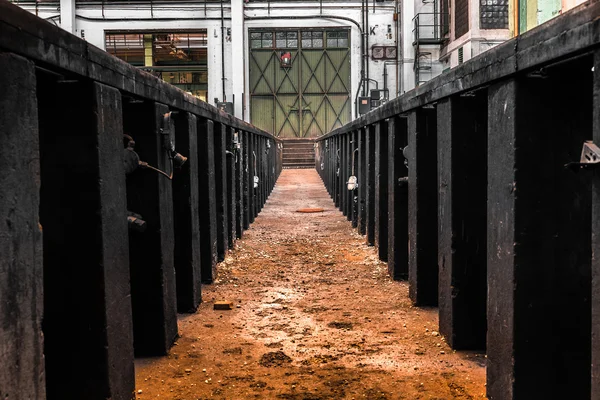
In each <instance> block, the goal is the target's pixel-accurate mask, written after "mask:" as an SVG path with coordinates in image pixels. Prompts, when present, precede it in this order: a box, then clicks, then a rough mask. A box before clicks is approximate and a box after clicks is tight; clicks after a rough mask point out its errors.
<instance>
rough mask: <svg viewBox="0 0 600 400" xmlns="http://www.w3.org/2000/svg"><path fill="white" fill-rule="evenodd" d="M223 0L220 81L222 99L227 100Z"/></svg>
mask: <svg viewBox="0 0 600 400" xmlns="http://www.w3.org/2000/svg"><path fill="white" fill-rule="evenodd" d="M223 1H224V0H221V82H222V85H223V87H222V90H223V93H222V99H223V100H222V101H227V94H226V93H225V17H224V16H223Z"/></svg>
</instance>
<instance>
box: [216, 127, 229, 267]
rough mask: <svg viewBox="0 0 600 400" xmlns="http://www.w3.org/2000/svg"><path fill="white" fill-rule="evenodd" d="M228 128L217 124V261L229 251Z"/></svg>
mask: <svg viewBox="0 0 600 400" xmlns="http://www.w3.org/2000/svg"><path fill="white" fill-rule="evenodd" d="M226 150H227V126H225V125H223V124H219V123H217V124H215V189H216V204H217V254H218V257H217V260H218V261H219V262H220V261H223V260H224V259H225V255H226V254H227V250H228V249H229V234H228V227H229V220H228V215H229V211H228V204H227V153H226V152H225V151H226Z"/></svg>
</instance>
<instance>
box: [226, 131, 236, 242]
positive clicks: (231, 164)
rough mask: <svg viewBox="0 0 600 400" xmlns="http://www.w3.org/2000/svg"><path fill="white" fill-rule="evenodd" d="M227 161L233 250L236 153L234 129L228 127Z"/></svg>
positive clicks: (229, 229) (228, 223)
mask: <svg viewBox="0 0 600 400" xmlns="http://www.w3.org/2000/svg"><path fill="white" fill-rule="evenodd" d="M225 138H226V150H225V153H226V156H225V157H226V159H227V199H226V201H227V241H228V243H229V248H230V249H233V247H234V245H235V239H236V229H237V228H236V219H237V211H236V205H237V204H236V197H237V194H236V184H235V183H236V157H237V155H236V153H237V150H236V149H235V148H234V145H233V128H231V127H229V126H228V127H226V130H225Z"/></svg>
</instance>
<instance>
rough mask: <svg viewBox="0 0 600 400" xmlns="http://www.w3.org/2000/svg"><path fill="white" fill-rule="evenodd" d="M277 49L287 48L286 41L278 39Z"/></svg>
mask: <svg viewBox="0 0 600 400" xmlns="http://www.w3.org/2000/svg"><path fill="white" fill-rule="evenodd" d="M277 48H279V49H283V48H285V39H283V40H281V39H277Z"/></svg>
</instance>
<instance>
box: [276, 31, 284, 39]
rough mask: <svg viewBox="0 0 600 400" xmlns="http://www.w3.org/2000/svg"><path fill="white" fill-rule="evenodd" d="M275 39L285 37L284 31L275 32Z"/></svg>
mask: <svg viewBox="0 0 600 400" xmlns="http://www.w3.org/2000/svg"><path fill="white" fill-rule="evenodd" d="M276 35H277V36H276V37H277V39H285V32H277V34H276Z"/></svg>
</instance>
